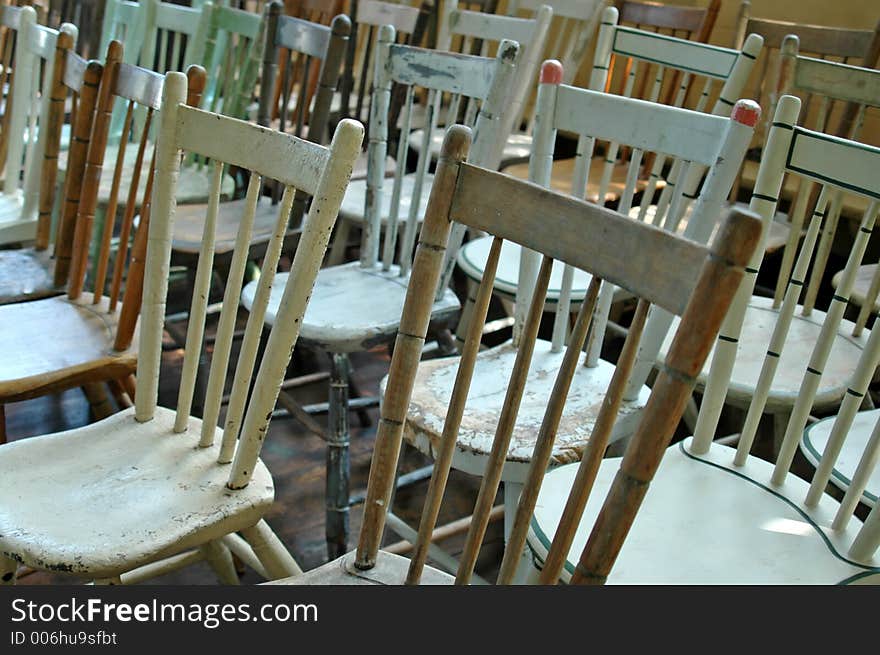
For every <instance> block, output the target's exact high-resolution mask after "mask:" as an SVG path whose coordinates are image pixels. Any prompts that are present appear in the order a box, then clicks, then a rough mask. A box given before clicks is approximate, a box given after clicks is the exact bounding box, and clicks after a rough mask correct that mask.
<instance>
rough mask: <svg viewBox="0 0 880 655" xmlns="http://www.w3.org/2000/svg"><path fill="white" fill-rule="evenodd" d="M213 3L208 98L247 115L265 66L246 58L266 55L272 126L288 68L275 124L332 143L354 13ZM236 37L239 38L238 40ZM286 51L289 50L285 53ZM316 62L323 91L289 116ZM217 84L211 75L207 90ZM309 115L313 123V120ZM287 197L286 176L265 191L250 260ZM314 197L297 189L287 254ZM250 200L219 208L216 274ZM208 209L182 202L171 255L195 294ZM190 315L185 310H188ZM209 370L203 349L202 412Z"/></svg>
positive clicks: (261, 111)
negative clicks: (325, 14) (317, 18)
mask: <svg viewBox="0 0 880 655" xmlns="http://www.w3.org/2000/svg"><path fill="white" fill-rule="evenodd" d="M209 8H210V5H206V7H205V9H204V10H203V11H208V10H209ZM211 11H212V18H211V23H210V26H211V27H210V29H209V37H211V38H209V48H208V50H209V52H207V53H206V60H207V61H210V62H213V66H214V68H213V70H214V71H215V72H216V73H217V74H218V80H219V81H218V82H216V84H215V87H214V89H215V90H214V92H213V96H212V97H211V98H208V99H206V100H205V101H203V106H205V107H206V108H209V109H210V107H211V106H212V105H214V107H215V110H217V111H218V112H219V113H224V114H225V112H226V110H227V109H228V110H229V111H231V112H233V113H232V116H234V117H237V118H242V116H240V115H238V114H240V113H242V112H241V111H240V110H241V109H243V108H244V106H246V104H247V103H246V102H245V97H247V98H248V99H249V97H250V95H251V94H252V93H253V84H251V86H246V84H245V82H244V81H243V80H245V79H246V78H249V77H251V76H252V73H253V74H256V73H257V72H258V71H257V70H253V71H252V70H251V69H252V68H253V67H252V66H251V64H250V63H248V62H246V61H245V60H246V59H247V58H248V57H253V56H255V55H256V56H260V55H261V56H262V60H263V61H262V71H261V78H260V103H259V107H258V109H257V123H258V124H259V125H262V126H264V127H269V126H270V124H272V121H271V119H270V116H271V115H272V113H273V108H276V107H275V105H273V95H274V93H273V92H274V90H275V88H276V81H277V79H278V77H279V68H280V69H281V70H280V76H281V87H280V88H281V93H280V94H279V98H278V100H279V101H280V103H281V110H280V117H279V120H277V121H274V129H279V130H280V131H282V132H288V133H290V134H293V135H294V136H297V137H301V138H307V139H308V140H310V141H313V142H315V143H320V144H324V143H325V140H326V139H327V138H328V135H327V120H328V114H329V107H330V102H331V99H332V97H333V92H334V90H335V88H336V85H337V81H338V80H339V72H340V68H341V63H342V59H343V56H344V54H345V50H346V46H347V44H348V34H349V29H350V23H349V20H348V18H347V17H346V16H344V15H340V16H337V17H336V18H335V19H334V21H333V22H332V24H331V26H326V25H319V24H317V23H312V22H309V21H306V20H301V19H298V18H292V17H290V16H284V15H282V11H283V7H282V5H281V3H279V2H270V3H268V4H267V5H266V7H265V8H264V15H263V18H262V20H261V19H260V17H259V16H257V15H255V14H249V13H247V12H243V11H240V10H237V9H229V8H226V7H215V8H213V9H212V10H211ZM242 19H244V20H242ZM253 34H257V35H258V37H259V38H260V39H262V41H261V42H260V43H257V44H255V43H253V42H251V39H250V37H249V36H248V35H253ZM235 37H238V39H239V40H238V42H237V43H236V42H235ZM224 42H225V43H226V46H228V45H232V46H234V47H226V46H225V45H224ZM211 50H213V53H212V52H211ZM236 51H237V52H238V55H237V56H236V54H235V53H236ZM282 52H283V53H284V54H283V56H281V53H282ZM224 53H225V54H224ZM220 55H222V57H221V56H220ZM313 63H318V64H320V69H319V71H318V80H317V81H318V85H317V92H316V93H315V95H314V97H313V99H314V104H313V106H312V107H310V108H307V107H302V106H301V107H299V108H298V109H299V110H298V111H296V112H295V113H294V115H292V116H288V112H287V109H286V108H287V106H288V104H289V99H290V96H291V94H293V93H296V92H298V91H299V90H300V89H302V88H308V86H309V73H310V69H311V68H312V64H313ZM209 80H210V78H209ZM210 89H211V84H210V82H209V85H208V87H207V88H206V92H208V90H210ZM306 112H309V113H308V114H307V113H306ZM307 116H308V117H309V120H308V125H305V123H306V117H307ZM312 119H314V120H312ZM194 160H195V157H193V156H192V155H190V159H189V161H188V162H187V163H188V164H189V165H190V166H193V165H194V164H195V166H196V167H197V168H201V167H203V166H204V163H203V162H199V163H196V162H194ZM280 200H281V185H279V184H273V186H272V187H271V194H268V195H267V194H261V197H260V200H259V202H258V203H257V209H256V214H255V216H254V227H253V230H252V233H251V246H250V255H249V257H248V259H249V260H250V261H258V260H259V259H260V258H262V257H263V255H264V254H265V252H266V248H267V246H268V244H269V242H270V241H271V239H272V236H273V234H274V232H275V225H276V222H277V214H278V202H280ZM307 201H308V196H307V195H306V194H305V193H303V192H302V191H300V192H298V193H297V195H296V198H295V200H294V204H293V211H292V212H291V215H290V221H289V226H288V231H287V234H286V235H285V245H284V252H285V253H287V254H289V253H292V252H293V250H294V249H295V247H296V240H297V238H298V237H299V233H300V231H301V228H302V224H301V223H302V219H303V216H304V213H305V208H306V204H307ZM247 202H248V201H247V199H246V198H241V199H236V200H230V201H227V202H223V203H221V204H220V207H219V208H218V214H217V232H216V236H215V238H216V241H215V246H214V262H215V267H214V277H215V279H218V280H223V279H225V274H226V271H227V270H228V268H229V266H230V264H231V261H232V257H233V256H234V253H235V244H236V234H237V233H238V225H239V222H240V220H241V215H242V212H243V211H244V207H245V206H246V204H247ZM206 212H207V205H206V204H204V203H193V204H186V205H182V206H180V207H178V210H177V218H176V221H175V224H174V240H173V243H172V254H171V262H172V266H181V267H183V268H185V269H186V284H187V286H188V289H187V296H186V297H187V298H189V297H192V294H193V293H194V285H195V273H196V267H197V263H198V259H199V254H200V252H201V241H202V232H203V229H204V223H205V215H206ZM185 316H186V315H185V313H184V314H183V316H182V317H181V318H185ZM176 322H177V321H176V320H171V319H169V320H167V321H166V329H167V330H168V332H169V333H170V334H171V336H172V338H173V339H174V340H175V342H176V343H177V344H178V345H179V346H180V347H183V346H184V342H185V339H186V337H185V331H184V330H183V329H182V328H181V327H179V326H178V325H176ZM203 350H204V349H203ZM207 371H208V356H207V353H205V352H203V353H202V355H201V358H200V365H199V375H198V376H197V378H196V391H195V400H194V403H193V406H192V413H193V415H194V416H201V415H202V407H203V403H204V395H205V384H206V383H207Z"/></svg>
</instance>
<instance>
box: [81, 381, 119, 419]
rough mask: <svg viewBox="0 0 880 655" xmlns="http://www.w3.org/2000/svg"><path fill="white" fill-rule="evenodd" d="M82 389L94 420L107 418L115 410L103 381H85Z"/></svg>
mask: <svg viewBox="0 0 880 655" xmlns="http://www.w3.org/2000/svg"><path fill="white" fill-rule="evenodd" d="M82 390H83V393H84V394H85V395H86V398H87V399H88V401H89V408H90V409H91V412H92V416H94V417H95V420H96V421H100V420H101V419H103V418H107V417H108V416H110V415H111V414H113V413H114V412H115V410H114V408H113V403H111V402H110V398H109V396H108V395H107V388H106V387H105V386H104V383H103V382H87V383H85V384H84V385H83V386H82Z"/></svg>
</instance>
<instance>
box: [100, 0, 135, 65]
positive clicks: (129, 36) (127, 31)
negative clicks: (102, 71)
mask: <svg viewBox="0 0 880 655" xmlns="http://www.w3.org/2000/svg"><path fill="white" fill-rule="evenodd" d="M146 28H147V3H146V2H136V1H135V0H106V2H105V3H104V20H103V23H102V26H101V41H100V43H99V45H98V53H100V54H103V53H105V52H107V48H108V47H109V46H110V41H113V40H114V39H116V40H117V41H120V42H122V43H125V63H127V64H136V63H138V58H139V57H140V54H141V49H142V48H143V44H144V34H145V33H146Z"/></svg>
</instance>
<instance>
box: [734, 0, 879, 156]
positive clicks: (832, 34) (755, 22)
mask: <svg viewBox="0 0 880 655" xmlns="http://www.w3.org/2000/svg"><path fill="white" fill-rule="evenodd" d="M747 34H758V35H760V36H761V37H763V39H764V47H765V50H764V54H763V57H762V58H761V59H762V61H761V62H759V65H758V70H759V71H760V75H759V76H758V87H757V89H756V96H755V97H756V98H757V99H758V101H759V102H760V103H761V105H762V106H763V107H764V108H765V109H766V113H765V115H764V118H765V120H764V122H763V124H762V125H761V129H760V130H759V131H758V136H757V138H758V142H759V143H760V142H761V141H762V140H763V138H764V136H765V134H766V132H767V129H768V123H767V121H769V120H770V117H771V116H773V115H774V113H775V111H776V102H777V99H778V98H779V97H780V96H781V95H782V94H783V93H784V92H781V91H780V83H781V80H780V74H781V70H780V67H781V65H782V64H781V61H780V60H781V57H782V44H783V41H784V40H785V37H786V36H788V35H789V34H794V35H795V36H797V37H798V39H799V41H800V50H801V52H802V53H803V54H806V55H809V56H811V57H814V58H818V59H827V60H830V61H837V62H839V63H843V64H852V65H855V66H862V67H866V68H875V67H876V66H877V63H878V55H880V21H878V23H877V25H876V26H875V27H874V29H848V28H842V27H832V26H828V25H806V24H802V23H792V22H789V21H781V20H770V19H766V18H756V17H754V16H752V14H751V3H750V2H749V0H743V2H742V4H741V5H740V9H739V15H738V17H737V23H736V34H735V37H734V39H735V40H734V44H735V45H736V46H737V47H738V46H739V45H741V44H742V42H743V40H744V39H745V38H746V35H747ZM804 100H805V101H806V104H805V107H804V111H805V112H807V111H809V109H810V107H809V104H810V103H809V98H804Z"/></svg>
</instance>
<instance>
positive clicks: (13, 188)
mask: <svg viewBox="0 0 880 655" xmlns="http://www.w3.org/2000/svg"><path fill="white" fill-rule="evenodd" d="M61 33H66V34H68V36H69V37H70V38H71V39H72V41H73V43H74V45H75V43H76V35H77V29H76V27H75V26H73V25H70V24H68V23H65V24H64V25H62V26H61V29H60V30H53V29H50V28H48V27H44V26H42V25H37V23H36V12H35V11H34V10H33V8H32V7H23V8H22V10H21V14H20V18H19V34H18V38H17V40H16V47H15V62H14V66H15V69H14V70H15V74H14V76H13V77H14V79H13V90H12V107H11V108H10V109H9V110H8V113H9V115H10V116H9V121H8V124H7V127H8V140H7V150H6V168H5V171H6V179H5V180H4V183H3V193H4V194H7V195H18V194H23V199H22V200H23V206H22V210H21V219H22V220H24V221H34V227H35V228H36V221H37V217H38V213H39V195H40V171H41V169H42V166H43V154H44V153H45V150H46V141H47V134H48V130H47V129H43V127H45V126H47V124H48V119H49V110H50V107H51V104H52V89H51V85H52V80H53V69H54V67H55V50H56V46H57V42H58V37H59V35H60V34H61Z"/></svg>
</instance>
